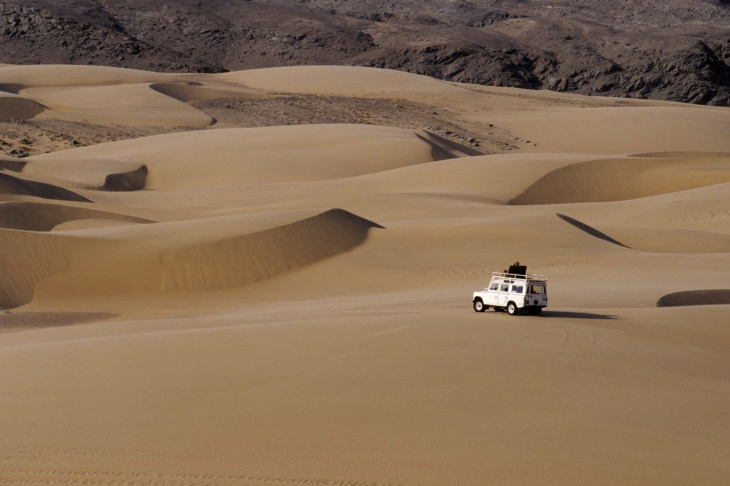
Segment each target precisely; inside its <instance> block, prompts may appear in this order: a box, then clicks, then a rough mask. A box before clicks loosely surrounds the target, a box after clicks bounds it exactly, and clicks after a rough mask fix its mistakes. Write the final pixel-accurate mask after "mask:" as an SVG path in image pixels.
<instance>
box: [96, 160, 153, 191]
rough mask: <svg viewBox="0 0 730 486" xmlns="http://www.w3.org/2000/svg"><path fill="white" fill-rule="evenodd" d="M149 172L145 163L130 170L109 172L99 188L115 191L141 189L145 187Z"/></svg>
mask: <svg viewBox="0 0 730 486" xmlns="http://www.w3.org/2000/svg"><path fill="white" fill-rule="evenodd" d="M148 173H149V171H148V169H147V166H146V165H143V166H141V167H139V168H137V169H135V170H131V171H128V172H119V173H115V174H109V175H107V176H106V179H105V180H104V185H103V186H101V187H100V188H99V189H100V190H103V191H113V192H127V191H139V190H141V189H144V186H145V184H146V183H147V175H148Z"/></svg>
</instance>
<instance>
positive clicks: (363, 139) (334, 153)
mask: <svg viewBox="0 0 730 486" xmlns="http://www.w3.org/2000/svg"><path fill="white" fill-rule="evenodd" d="M272 146H273V147H274V149H272ZM211 147H215V148H216V149H215V152H212V151H211ZM161 153H164V154H165V156H164V157H160V154H161ZM456 155H457V154H456V153H454V150H453V148H452V146H451V145H449V146H448V147H442V146H441V145H439V142H438V141H436V140H431V139H426V138H425V137H424V136H422V135H419V134H418V133H417V132H414V131H412V130H402V129H397V128H387V127H376V126H367V125H337V126H332V125H321V126H312V125H305V126H294V127H267V128H251V129H221V130H211V131H198V132H193V133H187V132H186V133H174V134H169V135H160V136H156V137H147V138H145V139H141V140H125V141H121V142H116V143H114V144H103V145H99V146H94V147H84V148H81V149H78V150H74V151H73V159H74V160H75V161H83V160H84V159H87V158H88V159H101V158H106V159H112V160H118V161H120V162H134V163H136V164H144V165H146V166H147V168H148V169H149V174H148V179H147V187H148V188H150V189H154V190H173V189H174V190H181V189H190V188H201V187H218V186H228V185H235V184H242V183H245V184H261V183H275V182H276V183H281V182H296V181H313V180H322V179H339V178H344V177H352V176H355V175H361V174H368V173H373V172H378V171H383V170H389V169H392V168H395V167H403V166H407V165H413V164H419V163H423V162H431V161H433V160H440V159H444V158H450V157H455V156H456ZM68 158H69V156H68V155H67V152H58V153H53V154H48V155H43V156H38V157H34V158H32V159H31V163H35V161H42V162H47V161H56V160H59V161H65V160H67V159H68Z"/></svg>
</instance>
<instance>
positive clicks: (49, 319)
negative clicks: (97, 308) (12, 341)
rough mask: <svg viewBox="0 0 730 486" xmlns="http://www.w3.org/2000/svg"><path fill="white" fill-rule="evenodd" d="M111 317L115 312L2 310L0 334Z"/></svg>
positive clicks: (84, 322)
mask: <svg viewBox="0 0 730 486" xmlns="http://www.w3.org/2000/svg"><path fill="white" fill-rule="evenodd" d="M1 310H2V309H0V311H1ZM112 317H116V314H109V313H105V312H23V313H19V314H13V313H9V312H7V311H4V312H2V313H0V334H2V333H9V332H19V331H30V330H33V329H45V328H49V327H66V326H73V325H76V324H88V323H92V322H98V321H104V320H107V319H111V318H112Z"/></svg>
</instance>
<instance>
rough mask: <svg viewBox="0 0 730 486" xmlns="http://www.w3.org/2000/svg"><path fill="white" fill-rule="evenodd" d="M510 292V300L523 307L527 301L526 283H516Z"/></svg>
mask: <svg viewBox="0 0 730 486" xmlns="http://www.w3.org/2000/svg"><path fill="white" fill-rule="evenodd" d="M510 293H511V295H510V298H509V300H511V301H512V302H514V303H515V304H516V305H517V307H523V306H524V302H525V284H524V283H523V282H520V283H514V284H513V285H512V288H511V292H510Z"/></svg>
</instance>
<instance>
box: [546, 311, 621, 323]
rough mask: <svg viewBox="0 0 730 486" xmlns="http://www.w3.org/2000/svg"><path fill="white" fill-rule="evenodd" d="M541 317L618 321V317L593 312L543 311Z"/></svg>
mask: <svg viewBox="0 0 730 486" xmlns="http://www.w3.org/2000/svg"><path fill="white" fill-rule="evenodd" d="M540 316H541V317H548V318H550V317H560V318H562V319H600V320H607V321H608V320H616V319H619V317H618V316H612V315H608V314H593V313H591V312H570V311H542V313H541V314H540Z"/></svg>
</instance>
